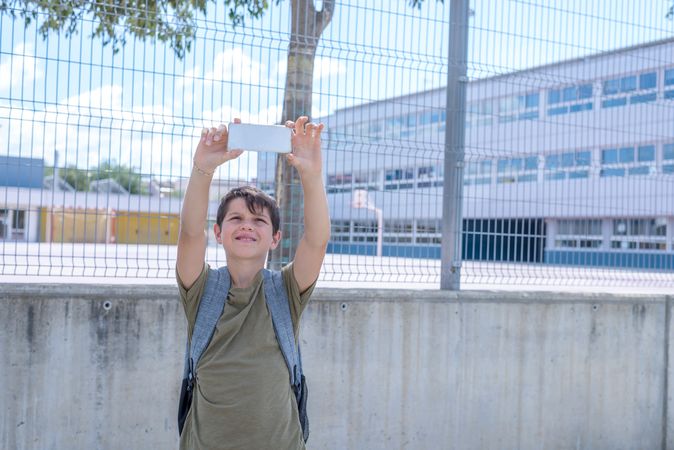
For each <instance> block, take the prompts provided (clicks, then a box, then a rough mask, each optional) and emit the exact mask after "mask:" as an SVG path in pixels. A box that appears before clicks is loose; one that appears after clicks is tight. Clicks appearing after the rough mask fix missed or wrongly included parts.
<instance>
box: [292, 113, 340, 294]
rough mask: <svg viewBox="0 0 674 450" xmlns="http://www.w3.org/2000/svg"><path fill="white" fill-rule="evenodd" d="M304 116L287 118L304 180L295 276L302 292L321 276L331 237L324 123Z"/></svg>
mask: <svg viewBox="0 0 674 450" xmlns="http://www.w3.org/2000/svg"><path fill="white" fill-rule="evenodd" d="M308 121H309V119H308V118H307V117H305V116H302V117H300V118H298V119H297V121H296V122H291V121H288V122H287V123H286V126H288V127H290V128H293V129H294V133H293V137H292V144H293V145H292V147H293V151H292V153H291V154H289V155H288V156H287V158H288V163H290V165H292V166H293V167H295V169H297V171H298V172H299V175H300V180H301V181H302V191H303V192H304V234H303V235H302V239H300V242H299V244H298V245H297V251H296V252H295V259H294V263H293V266H294V272H295V279H296V280H297V284H298V285H299V288H300V292H304V291H305V290H306V289H307V288H308V287H309V286H311V285H312V284H313V283H314V281H316V279H317V278H318V275H319V273H320V271H321V265H322V264H323V258H324V257H325V251H326V249H327V247H328V241H329V240H330V214H329V212H328V200H327V197H326V194H325V187H324V186H323V175H322V173H321V170H322V167H323V161H322V159H321V132H322V131H323V124H319V125H316V124H314V123H307V122H308Z"/></svg>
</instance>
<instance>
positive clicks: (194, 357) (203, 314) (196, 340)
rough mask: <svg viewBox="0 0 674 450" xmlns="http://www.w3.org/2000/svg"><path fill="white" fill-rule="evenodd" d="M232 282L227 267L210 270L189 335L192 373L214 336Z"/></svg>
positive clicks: (189, 360)
mask: <svg viewBox="0 0 674 450" xmlns="http://www.w3.org/2000/svg"><path fill="white" fill-rule="evenodd" d="M230 284H231V278H230V276H229V271H228V270H227V267H221V268H219V269H218V270H214V269H209V270H208V280H207V281H206V289H205V290H204V293H203V294H202V296H201V300H200V302H199V310H198V312H197V318H196V321H195V322H194V328H193V329H192V336H191V337H189V341H188V342H189V352H188V355H189V356H188V357H187V359H188V361H186V362H188V364H190V365H191V366H192V367H191V368H189V367H188V368H186V369H188V370H189V369H191V371H192V375H194V368H195V367H196V364H197V363H198V362H199V359H200V358H201V355H202V353H203V352H204V350H205V349H206V347H207V346H208V343H209V342H210V341H211V338H212V337H213V332H214V331H215V325H216V324H217V323H218V320H219V319H220V316H221V315H222V311H223V309H224V307H225V302H226V300H227V292H228V291H229V287H230Z"/></svg>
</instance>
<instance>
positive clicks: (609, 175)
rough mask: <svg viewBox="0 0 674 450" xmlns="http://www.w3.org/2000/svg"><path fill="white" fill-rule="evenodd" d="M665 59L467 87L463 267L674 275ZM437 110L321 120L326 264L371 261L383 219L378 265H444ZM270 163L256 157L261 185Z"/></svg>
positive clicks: (368, 111) (554, 67) (673, 111)
mask: <svg viewBox="0 0 674 450" xmlns="http://www.w3.org/2000/svg"><path fill="white" fill-rule="evenodd" d="M672 55H674V39H668V40H663V41H658V42H652V43H647V44H643V45H639V46H634V47H630V48H624V49H619V50H615V51H610V52H605V53H601V54H596V55H592V56H587V57H583V58H579V59H574V60H568V61H563V62H559V63H556V64H550V65H546V66H541V67H536V68H532V69H528V70H523V71H518V72H513V73H508V74H504V75H498V76H494V77H490V78H483V79H477V80H475V81H471V82H469V83H468V84H467V111H466V128H465V131H466V135H465V165H464V166H463V204H462V214H463V218H464V219H463V257H464V258H465V259H473V260H486V261H489V260H491V261H517V262H537V263H551V264H565V265H566V264H568V265H591V266H611V267H625V268H628V267H629V268H642V269H655V270H672V269H673V268H674V60H673V59H672ZM445 101H446V90H445V89H444V88H441V89H434V90H428V91H424V92H418V93H414V94H411V95H406V96H401V97H397V98H391V99H386V100H383V101H378V102H373V103H368V104H363V105H359V106H354V107H351V108H346V109H341V110H338V111H336V112H335V113H334V114H332V115H330V116H328V117H325V118H323V119H321V120H322V121H323V122H324V123H326V125H327V134H326V137H325V140H324V142H325V146H324V148H325V150H324V158H325V171H326V180H325V182H326V188H327V192H328V197H329V204H330V211H331V217H332V224H333V229H332V242H331V243H330V248H329V251H331V252H335V253H350V254H375V252H376V243H377V239H378V238H377V232H378V227H379V223H378V221H377V215H376V210H380V211H381V214H382V216H383V248H382V252H383V254H384V255H385V256H386V255H388V256H404V257H419V258H439V257H440V242H441V239H442V237H441V218H442V190H443V185H444V183H445V182H446V177H445V174H444V163H443V161H444V156H443V155H444V152H445V146H444V138H445V121H446V117H445V114H446V112H445ZM274 157H275V155H271V156H270V155H266V154H261V155H260V157H259V161H258V168H259V173H258V177H259V179H260V180H261V185H263V186H264V185H269V183H270V182H271V180H273V167H274ZM364 198H365V199H366V200H363V199H364ZM354 200H357V201H355V202H354Z"/></svg>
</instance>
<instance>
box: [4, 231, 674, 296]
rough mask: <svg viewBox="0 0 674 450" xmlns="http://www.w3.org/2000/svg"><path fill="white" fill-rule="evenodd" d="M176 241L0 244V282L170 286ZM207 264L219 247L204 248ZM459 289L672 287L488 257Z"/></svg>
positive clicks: (215, 259) (470, 268) (429, 269)
mask: <svg viewBox="0 0 674 450" xmlns="http://www.w3.org/2000/svg"><path fill="white" fill-rule="evenodd" d="M175 254H176V247H175V246H162V245H140V246H132V245H103V244H62V243H54V244H45V243H11V242H2V243H0V255H1V256H0V282H26V283H31V282H35V280H36V276H39V277H40V281H41V282H55V283H107V284H129V283H131V284H172V283H174V282H175V281H174V261H175ZM207 260H208V261H209V262H210V263H211V264H212V265H223V264H224V263H225V255H224V251H223V250H222V249H220V248H217V247H209V248H208V253H207ZM461 284H462V288H463V289H488V290H494V289H496V290H517V291H522V290H553V291H559V290H562V291H582V292H622V293H627V292H629V293H672V292H674V273H665V272H649V271H632V270H611V269H607V268H585V267H566V266H551V265H530V264H512V263H507V264H506V263H495V262H471V261H466V262H464V263H463V267H462V276H461ZM319 286H320V287H350V288H353V287H363V288H400V289H438V288H439V287H440V261H439V260H431V259H411V258H393V257H382V258H379V257H373V256H359V255H327V256H326V260H325V264H324V267H323V272H322V274H321V277H320V280H319Z"/></svg>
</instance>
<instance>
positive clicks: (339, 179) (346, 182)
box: [325, 173, 353, 194]
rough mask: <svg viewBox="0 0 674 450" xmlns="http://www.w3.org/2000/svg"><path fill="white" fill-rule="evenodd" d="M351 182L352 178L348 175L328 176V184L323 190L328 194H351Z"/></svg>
mask: <svg viewBox="0 0 674 450" xmlns="http://www.w3.org/2000/svg"><path fill="white" fill-rule="evenodd" d="M352 180H353V176H352V175H351V174H350V173H339V174H333V175H328V183H327V186H326V188H325V190H326V192H327V193H328V194H337V193H340V192H351V181H352Z"/></svg>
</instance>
